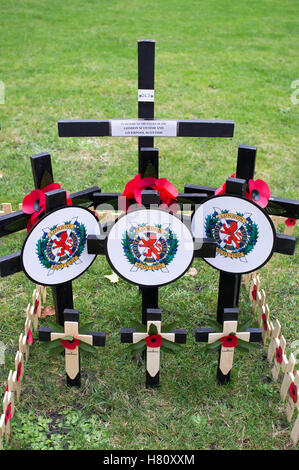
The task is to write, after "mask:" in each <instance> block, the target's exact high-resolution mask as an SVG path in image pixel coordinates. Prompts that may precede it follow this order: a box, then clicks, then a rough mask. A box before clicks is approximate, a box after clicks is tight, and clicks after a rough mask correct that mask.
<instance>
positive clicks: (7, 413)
mask: <svg viewBox="0 0 299 470" xmlns="http://www.w3.org/2000/svg"><path fill="white" fill-rule="evenodd" d="M11 417H12V414H11V403H9V404H8V406H7V408H6V411H5V424H7V423H8V421H9V420H10V419H11Z"/></svg>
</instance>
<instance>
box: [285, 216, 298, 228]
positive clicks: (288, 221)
mask: <svg viewBox="0 0 299 470" xmlns="http://www.w3.org/2000/svg"><path fill="white" fill-rule="evenodd" d="M296 222H297V219H293V218H292V217H289V218H288V219H286V221H285V224H286V225H287V226H288V227H293V226H294V225H296Z"/></svg>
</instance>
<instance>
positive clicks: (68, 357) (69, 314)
mask: <svg viewBox="0 0 299 470" xmlns="http://www.w3.org/2000/svg"><path fill="white" fill-rule="evenodd" d="M63 315H64V332H59V333H56V332H55V331H53V330H52V328H47V327H45V326H43V327H41V328H39V330H38V339H39V341H55V340H62V341H63V339H64V338H65V337H72V338H73V339H72V340H65V341H64V345H63V347H64V348H65V371H66V378H67V385H68V386H72V387H73V386H76V387H80V385H81V371H80V351H79V350H80V346H81V344H88V345H91V346H105V343H106V334H105V333H99V332H95V331H90V332H87V333H86V334H80V333H79V312H78V310H73V309H65V310H64V312H63ZM75 341H76V343H75ZM70 343H71V344H70ZM61 344H62V343H61Z"/></svg>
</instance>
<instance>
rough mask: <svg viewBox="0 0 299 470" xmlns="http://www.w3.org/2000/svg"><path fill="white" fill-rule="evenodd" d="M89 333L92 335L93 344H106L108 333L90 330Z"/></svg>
mask: <svg viewBox="0 0 299 470" xmlns="http://www.w3.org/2000/svg"><path fill="white" fill-rule="evenodd" d="M87 334H88V335H90V336H91V337H92V346H105V344H106V333H101V332H98V331H90V332H88V333H87Z"/></svg>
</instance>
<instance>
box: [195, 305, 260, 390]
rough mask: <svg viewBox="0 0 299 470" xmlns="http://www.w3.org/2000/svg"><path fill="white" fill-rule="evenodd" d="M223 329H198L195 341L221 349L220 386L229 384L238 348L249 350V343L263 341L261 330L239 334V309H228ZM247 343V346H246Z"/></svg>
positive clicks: (218, 370) (256, 329)
mask: <svg viewBox="0 0 299 470" xmlns="http://www.w3.org/2000/svg"><path fill="white" fill-rule="evenodd" d="M222 326H223V329H222V331H221V332H217V331H215V329H214V328H196V329H195V330H194V336H195V341H196V342H200V343H203V342H205V343H208V345H209V349H219V348H220V353H219V361H218V369H217V379H218V382H219V383H220V384H224V383H227V382H229V380H230V371H231V369H232V367H233V359H234V351H235V348H236V347H239V348H240V349H241V347H242V349H246V350H249V345H248V343H256V342H259V341H261V340H262V330H261V329H260V328H247V329H245V331H241V332H238V331H237V329H238V309H236V308H226V309H224V313H223V325H222ZM246 343H247V344H246Z"/></svg>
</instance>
